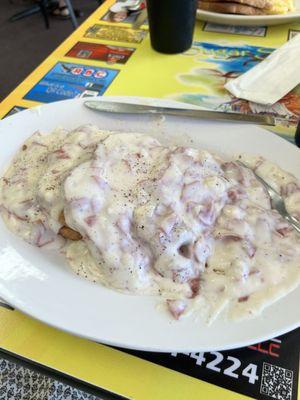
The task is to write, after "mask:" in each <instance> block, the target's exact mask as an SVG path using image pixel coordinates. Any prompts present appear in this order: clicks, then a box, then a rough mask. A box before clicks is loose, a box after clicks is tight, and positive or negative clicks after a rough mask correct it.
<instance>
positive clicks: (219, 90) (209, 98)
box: [172, 42, 300, 127]
mask: <svg viewBox="0 0 300 400" xmlns="http://www.w3.org/2000/svg"><path fill="white" fill-rule="evenodd" d="M273 51H274V49H273V48H268V47H257V46H249V45H219V44H215V43H205V42H194V43H193V46H192V48H191V49H190V50H188V51H187V52H186V53H184V54H183V55H182V57H193V59H194V61H195V63H196V64H198V65H199V66H196V67H194V68H193V69H191V70H190V71H189V72H188V73H179V74H178V75H177V78H176V79H178V81H179V82H180V83H182V84H183V85H185V86H197V87H198V89H199V91H198V93H189V91H188V90H186V92H185V93H181V94H179V95H174V96H172V97H173V98H175V99H176V100H178V101H183V102H186V103H191V104H195V105H198V106H202V107H205V108H208V109H212V110H217V111H222V112H238V113H242V114H267V115H273V116H274V117H276V121H277V123H278V125H281V126H283V127H296V125H297V123H298V120H299V117H300V85H298V86H297V87H296V88H295V89H293V90H292V91H291V92H290V93H288V94H287V95H285V96H284V97H283V98H282V99H280V100H279V101H278V102H277V103H275V104H273V105H271V106H266V105H262V104H257V103H253V102H250V101H247V100H242V99H237V98H235V97H233V96H232V95H231V94H230V93H229V92H228V91H227V90H226V89H225V88H224V85H225V84H226V83H227V81H228V80H230V79H234V78H237V77H238V76H239V75H241V74H243V73H244V72H246V71H248V70H249V69H250V68H252V67H254V66H255V65H257V64H258V63H259V62H261V61H262V60H264V59H265V58H266V57H267V56H268V55H269V54H271V53H272V52H273ZM274 84H276V82H274ZM187 89H188V88H187Z"/></svg>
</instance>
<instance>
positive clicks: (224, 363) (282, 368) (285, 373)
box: [124, 328, 300, 400]
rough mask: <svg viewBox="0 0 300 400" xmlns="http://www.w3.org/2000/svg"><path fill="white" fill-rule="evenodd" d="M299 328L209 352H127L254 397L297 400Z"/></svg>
mask: <svg viewBox="0 0 300 400" xmlns="http://www.w3.org/2000/svg"><path fill="white" fill-rule="evenodd" d="M299 336H300V328H299V329H297V330H294V331H292V332H290V333H287V334H286V335H283V336H281V337H278V338H276V339H272V340H268V341H266V342H263V343H259V344H257V345H254V346H248V347H245V348H242V349H237V350H230V351H212V352H209V353H203V352H196V353H171V354H167V353H150V352H141V351H131V350H124V351H126V352H127V353H130V354H132V355H135V356H137V357H140V358H143V359H145V360H148V361H151V362H154V363H156V364H159V365H162V366H164V367H166V368H170V369H172V370H175V371H178V372H181V373H182V374H185V375H189V376H191V377H193V378H196V379H201V380H204V381H206V382H209V383H212V384H214V385H217V386H221V387H223V388H226V389H229V390H232V391H234V392H237V393H240V394H243V395H246V396H250V397H252V398H254V399H258V400H270V399H276V400H297V393H298V374H299V350H300V341H299Z"/></svg>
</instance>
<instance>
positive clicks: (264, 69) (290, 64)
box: [225, 34, 300, 105]
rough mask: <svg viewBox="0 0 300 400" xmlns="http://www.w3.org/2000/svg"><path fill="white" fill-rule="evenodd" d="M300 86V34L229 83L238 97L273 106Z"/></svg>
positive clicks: (230, 89) (227, 85)
mask: <svg viewBox="0 0 300 400" xmlns="http://www.w3.org/2000/svg"><path fill="white" fill-rule="evenodd" d="M298 83H300V34H299V35H296V36H295V37H294V38H293V39H291V40H289V41H288V42H287V43H285V44H284V45H283V46H281V47H279V48H278V49H277V50H275V51H273V53H272V54H270V55H269V56H268V57H267V58H265V59H264V60H263V61H262V62H260V63H259V64H258V65H256V66H255V67H253V68H251V69H250V70H249V71H247V72H245V73H244V74H242V75H240V76H239V77H238V78H236V79H232V80H230V81H229V82H227V83H226V85H225V88H226V89H227V90H228V91H229V92H230V93H232V94H233V95H234V96H235V97H238V98H240V99H245V100H249V101H253V102H255V103H260V104H266V105H271V104H274V103H276V102H277V101H278V100H280V99H281V98H282V97H283V96H284V95H286V94H287V93H288V92H290V91H291V90H292V89H294V87H296V86H297V85H298Z"/></svg>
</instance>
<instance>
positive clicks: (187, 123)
mask: <svg viewBox="0 0 300 400" xmlns="http://www.w3.org/2000/svg"><path fill="white" fill-rule="evenodd" d="M110 99H112V98H109V97H104V98H103V97H102V98H99V101H106V100H110ZM115 99H116V98H115ZM117 99H118V98H117ZM119 99H120V98H119ZM121 100H123V101H125V100H127V101H131V102H134V101H137V100H139V99H136V98H135V99H134V98H131V99H130V98H121ZM84 101H85V99H76V100H67V101H61V102H57V103H52V104H48V105H43V106H39V107H37V108H34V109H31V110H26V111H22V112H20V113H19V114H16V115H14V116H12V117H8V118H6V119H4V120H3V121H1V122H0V137H1V143H2V145H1V149H0V168H1V170H2V169H3V168H4V166H5V165H7V163H8V161H9V160H10V159H11V157H12V155H13V154H14V153H15V151H16V150H17V149H18V148H19V146H20V145H21V143H22V142H23V141H24V139H26V138H27V137H28V136H29V135H31V134H32V133H33V132H34V131H36V130H41V131H42V132H45V133H50V132H51V131H52V130H53V129H54V128H56V127H57V126H63V127H66V128H75V127H78V126H79V125H81V124H86V123H93V124H96V125H98V126H99V127H100V128H102V129H109V130H118V131H127V132H129V131H132V132H143V133H150V134H153V135H155V136H157V137H158V138H160V139H161V140H162V141H163V142H165V143H170V142H171V141H172V140H174V141H175V142H177V143H179V144H183V145H188V144H190V140H191V139H192V140H193V145H194V146H197V147H204V148H207V149H210V150H214V151H217V152H219V153H221V154H224V155H228V156H230V155H232V154H234V153H236V152H241V151H245V152H249V153H253V154H261V155H263V156H265V157H267V158H268V159H270V160H271V161H275V162H277V163H278V164H279V165H280V166H281V167H283V168H285V169H286V170H288V171H291V172H292V173H294V174H295V175H296V176H297V177H298V178H299V179H300V157H299V156H300V152H299V150H298V149H297V148H296V147H295V146H293V145H292V144H290V143H288V142H287V141H285V140H283V139H281V138H279V137H277V136H276V135H274V134H272V133H269V132H267V131H265V130H263V129H261V128H258V127H256V126H251V125H241V124H238V123H236V124H232V123H218V122H208V121H199V120H195V119H184V118H179V117H157V116H128V115H126V116H125V115H117V114H107V113H96V112H93V111H90V110H88V109H86V108H85V107H84V106H83V102H84ZM139 101H140V103H147V104H149V103H153V102H154V103H158V104H160V103H161V104H162V105H165V106H168V105H169V106H172V105H174V102H170V101H158V100H151V99H140V100H139ZM180 104H181V103H175V105H176V106H177V107H179V106H180ZM182 106H183V107H185V106H186V105H182ZM191 108H192V107H191ZM0 297H2V298H3V299H5V300H6V301H7V302H8V303H9V304H11V305H13V306H14V307H16V308H18V309H19V310H21V311H23V312H25V313H27V314H29V315H31V316H33V317H34V318H37V319H39V320H41V321H43V322H45V323H47V324H49V325H52V326H55V327H57V328H60V329H63V330H65V331H67V332H70V333H73V334H76V335H80V336H83V337H86V338H89V339H93V340H95V341H99V342H102V343H107V344H112V345H116V346H121V347H127V348H132V349H141V350H142V349H143V350H150V351H163V352H164V351H212V350H216V349H218V350H220V349H231V348H235V347H241V346H245V345H248V344H251V343H254V342H259V341H261V340H266V339H268V338H271V337H274V336H277V335H279V334H282V333H284V332H287V331H289V330H292V329H294V328H296V327H298V326H299V310H298V304H299V301H300V287H299V288H298V289H297V290H295V291H293V292H292V293H290V294H289V295H288V296H286V297H285V298H283V299H281V300H280V301H278V302H277V303H276V304H275V305H273V306H271V307H269V308H267V309H266V310H265V312H264V313H263V314H262V315H261V316H260V317H257V318H255V319H252V320H248V321H244V322H240V323H230V322H226V321H223V320H222V319H218V320H217V321H215V322H214V323H213V324H212V325H211V326H209V327H207V326H206V325H205V324H204V322H203V321H201V320H198V321H195V318H186V319H183V320H181V321H174V320H173V319H172V318H171V317H170V315H169V314H168V313H167V311H166V310H165V308H164V307H158V305H159V304H160V300H159V299H158V298H156V297H146V296H145V297H143V296H130V295H124V294H121V293H118V292H115V291H113V290H109V289H107V288H104V287H102V286H100V285H95V284H93V283H90V282H88V281H86V280H84V279H82V278H79V277H77V276H76V275H75V274H74V273H72V272H71V270H70V269H69V268H68V266H67V265H66V263H65V262H64V260H63V259H62V258H60V257H58V256H56V255H54V254H49V253H46V252H45V251H42V250H40V249H38V248H35V247H32V246H30V245H27V244H26V243H24V242H23V241H21V240H20V239H19V238H17V237H15V236H14V235H12V234H11V233H10V232H9V231H8V230H7V229H6V227H5V226H4V224H3V222H2V221H1V223H0Z"/></svg>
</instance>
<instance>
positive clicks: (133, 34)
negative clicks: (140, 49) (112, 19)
mask: <svg viewBox="0 0 300 400" xmlns="http://www.w3.org/2000/svg"><path fill="white" fill-rule="evenodd" d="M146 35H147V32H146V31H144V30H142V29H131V28H127V27H124V26H117V25H114V26H112V25H101V24H95V25H93V26H91V27H90V28H89V29H88V30H87V31H86V33H85V35H84V36H85V37H86V38H91V39H103V40H112V41H115V42H126V43H141V42H142V40H143V39H144V38H145V36H146Z"/></svg>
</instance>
